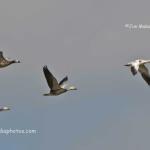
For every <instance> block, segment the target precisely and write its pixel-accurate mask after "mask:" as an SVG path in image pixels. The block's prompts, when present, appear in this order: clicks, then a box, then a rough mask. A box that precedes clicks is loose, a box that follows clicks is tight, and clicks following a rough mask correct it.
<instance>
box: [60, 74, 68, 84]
mask: <svg viewBox="0 0 150 150" xmlns="http://www.w3.org/2000/svg"><path fill="white" fill-rule="evenodd" d="M67 81H68V77H67V76H66V77H64V78H63V79H62V80H61V81H60V82H59V85H60V86H61V85H63V84H64V83H65V82H67Z"/></svg>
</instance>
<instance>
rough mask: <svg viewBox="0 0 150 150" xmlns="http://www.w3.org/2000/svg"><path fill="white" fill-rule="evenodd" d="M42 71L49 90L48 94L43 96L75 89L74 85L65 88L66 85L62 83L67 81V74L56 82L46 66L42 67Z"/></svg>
mask: <svg viewBox="0 0 150 150" xmlns="http://www.w3.org/2000/svg"><path fill="white" fill-rule="evenodd" d="M43 72H44V75H45V78H46V80H47V83H48V86H49V88H50V92H49V93H48V94H44V96H50V95H51V96H52V95H60V94H62V93H65V92H67V91H70V90H77V89H76V88H75V87H74V86H70V87H69V88H66V85H65V84H64V83H65V82H66V81H68V77H67V76H66V77H65V78H63V79H62V80H61V81H60V82H59V83H58V81H57V80H56V78H55V77H54V76H53V75H52V73H51V72H50V71H49V70H48V68H47V66H44V67H43Z"/></svg>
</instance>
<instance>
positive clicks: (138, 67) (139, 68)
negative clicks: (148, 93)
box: [125, 59, 150, 85]
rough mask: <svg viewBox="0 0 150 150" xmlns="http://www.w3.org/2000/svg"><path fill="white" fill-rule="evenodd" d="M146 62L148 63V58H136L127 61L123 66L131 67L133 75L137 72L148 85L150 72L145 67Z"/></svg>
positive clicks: (149, 61)
mask: <svg viewBox="0 0 150 150" xmlns="http://www.w3.org/2000/svg"><path fill="white" fill-rule="evenodd" d="M146 63H150V60H143V59H137V60H135V61H132V62H129V63H128V64H126V65H125V66H128V67H130V68H131V72H132V74H133V75H134V76H135V75H136V74H137V73H138V72H139V73H140V74H141V76H142V77H143V79H144V80H145V81H146V83H147V84H148V85H150V74H149V71H148V69H147V68H146V67H145V64H146Z"/></svg>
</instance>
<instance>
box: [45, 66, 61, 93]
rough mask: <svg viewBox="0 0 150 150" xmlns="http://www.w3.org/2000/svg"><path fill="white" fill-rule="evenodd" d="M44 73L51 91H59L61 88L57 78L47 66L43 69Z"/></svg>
mask: <svg viewBox="0 0 150 150" xmlns="http://www.w3.org/2000/svg"><path fill="white" fill-rule="evenodd" d="M43 72H44V75H45V78H46V81H47V83H48V86H49V88H50V89H51V90H58V89H60V86H59V84H58V81H57V80H56V78H55V77H54V76H53V75H52V73H51V72H50V71H49V70H48V68H47V66H44V67H43Z"/></svg>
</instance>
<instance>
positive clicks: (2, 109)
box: [0, 107, 10, 111]
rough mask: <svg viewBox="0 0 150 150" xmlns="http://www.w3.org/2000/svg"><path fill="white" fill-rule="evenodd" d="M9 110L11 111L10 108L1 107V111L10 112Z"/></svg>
mask: <svg viewBox="0 0 150 150" xmlns="http://www.w3.org/2000/svg"><path fill="white" fill-rule="evenodd" d="M8 110H10V108H8V107H0V111H8Z"/></svg>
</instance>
